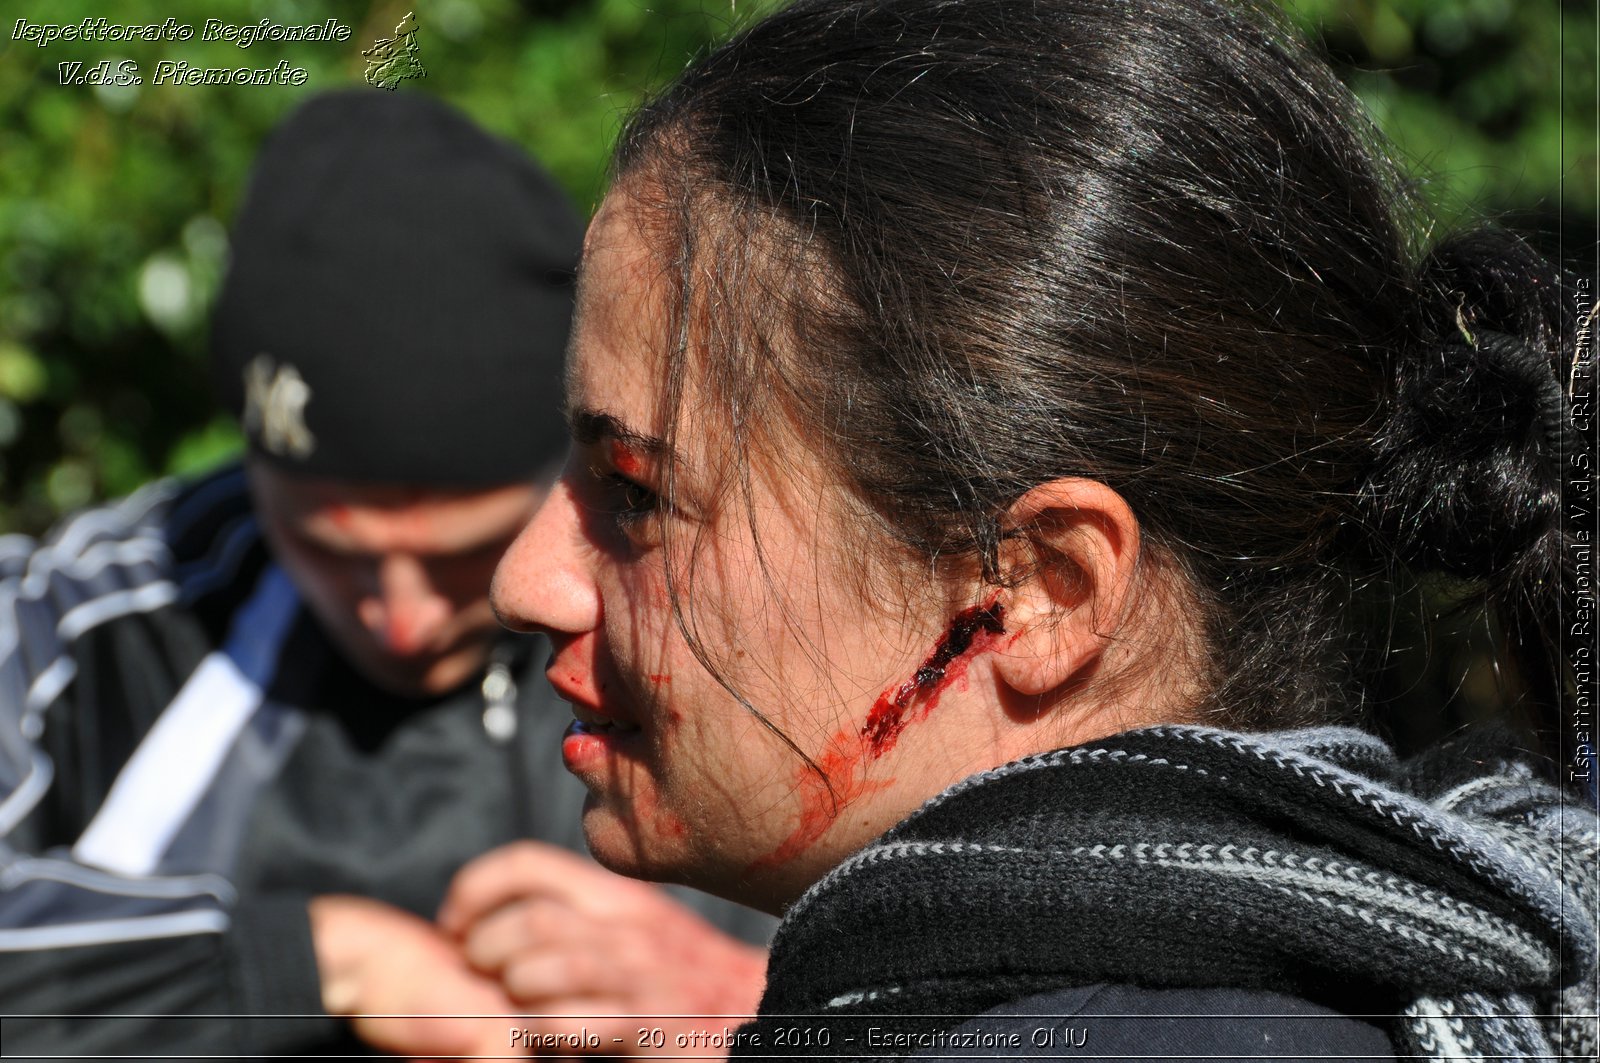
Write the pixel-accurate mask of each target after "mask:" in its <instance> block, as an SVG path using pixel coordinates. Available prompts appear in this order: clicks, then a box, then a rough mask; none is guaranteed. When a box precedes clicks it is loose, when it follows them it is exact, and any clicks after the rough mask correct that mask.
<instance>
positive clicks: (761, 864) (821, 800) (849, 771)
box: [750, 599, 1006, 871]
mask: <svg viewBox="0 0 1600 1063" xmlns="http://www.w3.org/2000/svg"><path fill="white" fill-rule="evenodd" d="M1005 630H1006V629H1005V606H1003V605H1001V604H1000V603H999V601H998V599H990V601H989V602H988V603H987V604H985V605H975V606H972V607H971V608H968V609H963V610H962V611H961V612H959V613H957V614H956V616H955V619H953V620H952V621H950V627H949V630H947V631H946V632H945V633H944V635H942V636H941V637H940V639H939V641H938V642H937V643H935V644H934V647H933V652H932V653H930V654H929V655H928V657H927V659H926V660H924V661H923V662H922V664H921V665H920V666H918V668H917V670H916V671H915V672H913V673H911V678H909V679H907V680H906V681H905V682H903V683H901V684H900V685H899V686H897V687H894V688H892V689H890V690H886V691H884V692H883V694H881V695H880V696H879V697H878V700H877V702H876V703H875V704H874V705H873V706H872V711H871V712H869V713H868V714H867V722H866V723H865V724H864V725H863V726H862V727H861V728H860V730H847V731H840V732H838V733H837V734H835V735H834V736H833V737H832V738H830V739H829V740H828V744H827V746H826V747H824V749H823V751H822V755H821V756H819V757H817V760H816V766H817V768H818V769H819V770H818V771H813V770H811V768H809V767H804V768H801V769H799V771H798V774H797V775H796V776H795V785H796V787H797V788H798V789H799V791H800V822H799V824H798V825H797V826H796V827H795V829H794V830H793V831H791V832H790V834H789V836H788V837H786V838H785V839H784V840H783V841H782V842H781V843H779V845H778V847H777V848H776V849H774V850H773V851H772V852H770V853H768V854H767V855H766V856H763V857H761V858H760V859H759V860H757V861H756V862H755V863H753V864H751V865H750V870H751V871H760V870H763V869H770V868H774V867H778V866H780V865H782V864H785V863H787V862H788V861H790V860H793V859H794V858H795V857H796V856H799V855H800V854H801V853H803V852H805V850H806V849H808V848H810V847H811V845H812V843H814V842H815V841H816V840H817V839H818V838H820V837H822V835H823V834H825V833H827V830H828V828H829V827H831V826H833V822H834V820H835V819H836V818H837V817H838V815H839V813H840V812H841V811H842V810H843V809H844V808H845V806H847V805H849V804H851V803H852V802H854V801H855V800H857V799H858V798H860V797H863V796H865V795H866V794H869V793H873V792H875V791H877V790H881V789H883V788H884V787H886V786H888V785H889V783H890V782H892V781H893V780H889V779H883V780H877V781H873V782H868V781H867V780H866V779H865V778H864V777H863V775H862V771H861V769H862V766H863V765H864V764H865V763H866V762H867V761H868V760H877V759H878V758H879V757H881V756H883V755H884V754H885V753H887V752H888V751H889V750H891V749H893V748H894V744H895V742H896V741H897V740H898V739H899V737H900V733H901V732H902V731H904V730H905V729H906V725H907V724H909V723H911V722H913V721H912V718H911V717H910V716H909V715H908V714H909V710H910V709H911V708H912V706H913V705H914V704H915V703H916V702H918V701H919V700H920V701H921V709H922V711H921V713H920V714H918V715H917V716H916V719H926V718H927V716H928V714H929V713H930V712H932V711H933V709H934V707H935V706H936V705H938V704H939V695H940V694H942V693H943V692H944V691H945V690H947V689H949V687H950V685H951V684H953V683H955V682H956V681H957V680H959V679H961V678H962V677H963V676H965V675H966V672H967V665H968V664H970V663H971V662H972V660H973V659H974V658H975V657H977V656H978V655H979V654H982V653H984V652H987V651H988V650H989V649H991V648H992V647H993V646H994V644H995V643H996V642H997V641H998V640H999V637H1000V636H1001V635H1003V634H1005Z"/></svg>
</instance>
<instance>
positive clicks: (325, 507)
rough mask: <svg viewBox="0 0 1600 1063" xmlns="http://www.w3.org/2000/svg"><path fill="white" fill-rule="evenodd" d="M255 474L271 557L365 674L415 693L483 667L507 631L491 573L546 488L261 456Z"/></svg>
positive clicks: (439, 689)
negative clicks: (464, 484)
mask: <svg viewBox="0 0 1600 1063" xmlns="http://www.w3.org/2000/svg"><path fill="white" fill-rule="evenodd" d="M249 474H250V493H251V495H252V497H253V498H254V501H255V509H256V513H257V514H258V516H259V518H260V520H261V526H262V531H263V533H264V534H265V535H266V537H267V542H268V544H269V546H270V547H271V549H272V553H273V555H274V556H275V557H276V558H277V560H278V562H279V563H280V564H281V565H283V567H284V569H285V570H286V571H287V572H288V573H289V575H290V577H291V578H293V580H294V582H295V585H296V586H297V587H298V588H299V590H300V594H301V595H302V597H304V599H305V601H306V603H307V604H308V605H309V606H310V607H311V609H312V611H313V612H314V613H315V614H316V616H317V619H318V620H320V621H321V622H322V625H323V627H324V628H326V629H327V632H328V634H329V635H330V636H332V638H333V639H334V641H335V642H336V643H337V644H338V646H339V648H340V649H341V650H343V652H344V655H345V657H346V659H348V660H349V662H350V663H351V664H352V665H353V666H354V667H355V668H356V669H357V670H358V671H359V672H361V673H362V674H363V675H365V676H366V677H367V678H368V679H370V680H371V681H372V682H373V683H376V684H377V685H378V686H380V687H383V688H384V689H386V690H389V691H392V692H394V693H396V694H400V695H403V696H407V697H428V696H432V695H437V694H443V693H446V692H448V691H450V690H453V689H455V688H456V687H458V686H460V685H461V684H462V683H465V682H467V681H468V680H470V679H472V678H473V677H475V676H476V675H477V674H478V672H479V671H480V670H481V669H482V668H483V666H484V664H485V662H486V661H487V659H488V655H489V648H490V646H491V645H492V644H493V641H494V638H495V635H496V632H497V630H498V627H497V625H496V623H495V619H494V614H493V613H492V612H490V609H489V580H490V577H491V576H492V575H493V574H494V569H495V565H496V563H497V562H498V561H499V560H500V555H501V554H502V553H504V552H505V549H506V547H507V546H509V545H510V544H511V541H512V540H513V539H514V538H516V535H517V533H518V532H519V531H520V530H521V529H522V526H523V525H524V524H526V523H527V521H528V518H529V516H531V515H532V513H533V511H534V510H535V509H537V508H538V505H539V502H540V501H541V500H542V499H543V497H544V490H543V489H542V488H540V487H538V486H536V485H534V484H531V483H516V484H507V485H505V486H503V487H493V488H488V489H470V490H459V491H454V490H438V489H433V488H420V487H412V486H406V485H399V484H394V485H390V484H383V485H374V484H366V483H351V482H347V481H342V480H326V479H318V478H312V477H301V476H291V475H288V474H285V473H283V472H281V471H279V470H277V469H276V468H274V467H272V466H270V465H268V464H266V463H265V462H259V461H255V462H251V463H250V465H249Z"/></svg>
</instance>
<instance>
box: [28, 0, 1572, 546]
mask: <svg viewBox="0 0 1600 1063" xmlns="http://www.w3.org/2000/svg"><path fill="white" fill-rule="evenodd" d="M1284 2H1285V3H1288V4H1292V13H1293V17H1294V19H1295V21H1296V23H1297V24H1298V25H1299V26H1301V27H1302V29H1303V30H1304V32H1305V33H1306V34H1307V36H1308V38H1309V39H1311V40H1312V41H1314V42H1316V44H1317V46H1318V47H1320V48H1321V49H1323V50H1324V51H1325V52H1326V53H1327V54H1328V55H1329V57H1330V58H1331V59H1332V60H1333V61H1334V63H1335V64H1336V66H1337V67H1338V68H1339V69H1340V70H1341V72H1342V73H1343V74H1344V76H1346V77H1347V78H1348V80H1349V81H1350V83H1351V84H1352V85H1353V86H1354V87H1355V88H1356V90H1357V91H1358V92H1359V93H1360V95H1361V96H1362V98H1363V99H1364V100H1365V101H1366V102H1367V104H1368V105H1369V106H1370V107H1371V109H1372V111H1373V113H1374V114H1375V115H1376V117H1377V118H1378V120H1379V121H1380V123H1381V124H1382V125H1383V127H1384V128H1385V129H1386V130H1387V131H1388V132H1389V134H1390V135H1391V136H1392V137H1393V138H1394V139H1395V140H1396V141H1397V143H1398V144H1399V145H1400V146H1401V148H1402V149H1403V151H1404V152H1405V153H1406V154H1407V155H1408V156H1410V157H1411V158H1412V159H1413V161H1414V162H1415V164H1416V172H1417V173H1418V175H1419V177H1421V178H1423V180H1424V182H1425V187H1426V190H1427V194H1428V196H1429V197H1430V199H1431V200H1432V201H1433V202H1434V203H1435V204H1436V205H1437V206H1438V208H1439V211H1440V213H1441V215H1442V216H1443V217H1444V218H1446V219H1452V218H1456V217H1459V216H1461V215H1463V214H1466V213H1468V212H1480V213H1481V212H1489V213H1492V214H1494V215H1497V216H1500V217H1501V218H1502V219H1504V220H1505V221H1507V222H1508V223H1510V224H1513V225H1515V226H1517V227H1519V228H1521V229H1522V230H1523V231H1525V232H1526V233H1528V234H1529V236H1530V237H1531V238H1533V239H1534V240H1535V241H1536V242H1538V243H1539V244H1540V245H1541V246H1543V247H1545V248H1546V249H1547V250H1549V251H1551V252H1553V253H1558V254H1561V255H1563V257H1565V258H1566V259H1567V260H1568V261H1569V262H1572V263H1574V264H1576V265H1578V266H1579V267H1580V268H1582V267H1585V266H1586V265H1587V263H1588V262H1589V258H1590V256H1592V253H1593V238H1594V232H1595V202H1594V188H1595V184H1596V171H1595V150H1594V149H1595V145H1594V104H1595V84H1594V74H1595V54H1594V41H1595V29H1596V16H1595V8H1594V6H1593V5H1592V4H1590V3H1581V4H1580V3H1569V4H1562V3H1559V2H1558V0H1523V2H1518V0H1284ZM773 6H775V0H401V2H390V0H341V2H334V0H254V2H236V3H223V2H221V0H203V2H202V0H163V2H159V3H158V2H155V0H142V2H137V3H121V4H115V5H113V4H110V3H107V2H105V0H59V2H48V0H19V2H14V3H11V4H9V5H7V10H6V21H5V23H4V24H3V26H0V459H3V460H0V531H9V530H20V531H27V532H38V531H40V530H42V529H44V528H45V527H47V526H48V525H49V524H51V523H53V522H54V521H55V520H56V519H57V518H58V517H59V515H60V514H61V513H62V512H64V511H66V510H70V509H73V508H76V507H79V506H82V505H85V504H87V503H89V502H91V501H93V500H95V499H98V498H101V497H106V496H115V495H120V494H123V493H126V492H128V491H130V490H132V489H133V488H134V487H136V486H138V485H139V484H140V483H142V482H144V481H146V480H148V479H150V478H151V477H154V476H158V475H162V474H167V473H174V472H177V473H182V472H188V471H193V470H196V469H199V468H201V467H204V466H206V465H208V464H211V463H214V462H216V461H218V460H220V459H221V458H222V457H224V456H226V455H227V454H229V453H232V452H233V451H234V450H235V449H236V448H237V446H238V434H237V432H236V430H235V429H234V428H233V427H232V426H231V424H229V423H228V421H227V420H226V419H223V418H219V417H218V416H217V415H216V414H215V412H214V410H213V408H212V405H211V402H210V399H209V384H208V380H207V374H206V366H205V320H206V311H207V307H208V305H209V302H210V300H211V298H212V296H213V295H214V294H215V292H216V290H217V286H218V282H219V280H220V278H221V275H222V271H223V269H224V267H225V263H226V257H227V228H226V226H227V222H228V220H229V218H230V217H231V215H232V212H233V209H234V206H235V203H236V202H237V199H238V196H239V194H240V192H241V191H242V189H243V186H244V182H245V178H246V175H247V173H248V169H249V165H250V161H251V158H252V157H253V155H254V152H255V150H256V147H257V144H258V143H259V142H260V140H261V138H262V137H263V136H264V135H265V134H266V132H267V131H268V130H269V129H270V128H271V127H272V126H273V125H274V124H275V123H276V122H277V121H278V119H279V118H281V117H282V116H283V115H284V114H285V113H286V112H287V111H288V110H289V109H290V108H292V107H293V106H294V104H295V103H296V102H297V101H298V100H299V99H301V98H302V97H304V96H305V95H307V94H310V93H313V92H316V91H320V90H325V89H329V88H334V87H338V86H341V85H347V84H358V83H360V80H361V77H362V73H363V70H364V68H365V66H366V62H365V60H364V59H363V57H362V54H361V53H362V50H363V49H366V48H369V47H371V46H372V45H373V43H374V42H376V41H378V40H380V39H382V38H386V37H392V36H393V35H394V31H395V27H396V26H397V25H398V24H399V23H400V21H401V19H402V18H404V16H405V15H406V14H407V12H408V11H412V10H415V12H416V18H417V22H418V23H419V25H420V32H419V35H418V37H417V41H418V55H417V58H418V60H419V61H420V63H421V64H422V66H423V68H424V69H425V70H426V76H425V77H423V78H420V79H416V80H407V81H405V82H404V83H403V84H402V85H401V87H400V89H399V91H403V92H427V93H432V94H436V95H438V96H441V97H443V98H445V99H448V100H450V101H451V102H453V103H455V104H456V105H458V106H460V107H462V108H463V109H464V110H466V111H467V112H469V113H470V114H472V115H474V116H475V117H476V118H477V119H478V120H479V121H480V122H481V123H482V124H483V125H484V126H486V127H487V128H489V129H491V130H493V131H495V132H497V133H500V134H502V135H504V136H507V137H510V138H512V139H514V140H516V141H518V142H520V143H522V144H524V145H526V146H527V147H528V148H529V149H531V150H532V151H533V152H534V153H535V154H536V155H537V156H538V157H539V158H540V159H542V160H543V161H544V162H545V164H546V165H547V166H548V167H549V168H550V169H551V170H552V171H553V172H554V173H555V174H556V176H557V177H558V178H559V179H560V180H561V181H562V183H563V184H564V185H565V186H566V188H567V189H568V190H569V191H570V192H571V193H572V195H573V196H574V198H575V200H576V201H577V202H578V203H579V204H580V206H584V207H592V206H593V205H594V203H595V202H596V201H597V198H598V195H599V192H600V187H601V182H602V177H603V165H604V159H605V157H606V154H607V151H608V149H609V145H610V143H611V140H612V138H613V137H614V135H615V133H616V130H617V128H618V125H619V122H620V118H621V116H622V115H623V114H624V113H626V111H627V110H628V109H629V108H630V107H631V106H632V105H633V104H634V103H635V102H636V101H637V100H638V99H639V98H640V97H641V95H642V94H643V93H645V92H646V91H648V90H649V89H651V88H652V87H655V86H657V85H659V84H660V83H662V82H663V81H665V80H666V79H668V78H670V77H671V75H672V74H673V73H674V72H675V71H676V70H678V69H679V68H680V67H681V66H682V65H683V63H684V61H685V60H686V59H687V58H688V57H689V56H690V55H692V54H693V53H695V52H696V51H698V50H700V49H702V48H704V47H705V46H706V45H707V44H708V43H709V42H711V41H714V40H715V39H717V38H719V37H721V36H722V35H724V34H725V33H727V32H728V30H729V28H730V27H731V26H733V25H736V24H738V23H740V22H742V21H744V20H746V19H748V18H751V17H756V16H759V15H760V14H761V13H762V12H763V11H765V10H769V9H770V8H772V7H773ZM86 17H105V18H107V19H109V20H111V21H112V22H116V23H124V24H145V23H152V22H154V23H159V22H162V21H163V20H165V19H167V18H172V19H174V20H175V21H176V22H177V23H179V24H183V25H190V26H193V27H195V31H196V33H195V37H194V38H193V39H191V40H188V41H184V42H175V41H163V42H159V43H145V42H95V43H84V42H66V41H57V42H54V43H52V44H50V45H49V46H48V47H45V48H41V47H38V46H37V44H35V43H32V42H28V41H24V40H14V39H11V38H12V35H13V34H14V33H15V30H16V20H18V19H27V20H29V21H30V22H34V23H58V24H67V23H77V22H80V21H81V20H82V19H84V18H86ZM212 18H218V19H223V20H225V21H226V22H229V23H234V24H239V23H252V22H259V21H260V20H261V19H269V20H271V21H273V22H276V23H281V24H288V25H299V24H306V23H313V22H321V21H323V20H324V19H327V18H336V19H338V20H340V22H342V23H344V24H345V25H348V26H350V27H351V29H352V31H353V32H352V34H351V36H350V38H349V39H348V40H347V41H344V42H296V43H275V42H272V41H258V42H256V43H254V44H252V45H251V46H250V47H249V48H247V49H246V48H240V47H239V46H238V45H237V44H235V43H229V42H227V41H212V42H205V41H202V40H201V39H200V37H201V31H202V29H203V26H204V24H205V22H206V20H207V19H212ZM105 59H110V60H112V64H111V65H112V67H113V68H114V67H115V66H116V64H117V63H118V62H119V61H121V60H124V59H129V60H133V61H135V62H137V63H138V65H139V68H140V73H141V74H142V75H143V77H144V79H145V81H144V84H142V85H138V86H131V85H128V86H118V85H98V86H96V85H76V84H66V85H64V84H61V83H60V73H59V68H58V65H57V64H59V63H64V62H74V61H81V62H83V63H84V64H85V65H86V66H87V67H92V66H93V65H94V64H97V63H99V62H101V61H102V60H105ZM164 59H171V60H182V61H186V62H188V63H190V64H193V65H194V66H199V67H211V66H220V67H229V68H233V67H238V66H241V65H243V66H249V67H271V66H273V65H274V64H276V63H277V62H278V61H279V60H280V59H282V60H287V61H288V63H289V64H291V65H292V66H295V67H303V68H304V69H305V70H306V72H307V77H306V81H305V84H304V85H303V86H298V87H293V86H252V85H211V86H203V85H170V84H169V85H154V84H152V80H153V79H152V75H153V73H154V68H155V65H156V63H157V62H159V61H161V60H164Z"/></svg>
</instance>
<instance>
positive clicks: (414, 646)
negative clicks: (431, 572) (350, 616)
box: [360, 554, 451, 656]
mask: <svg viewBox="0 0 1600 1063" xmlns="http://www.w3.org/2000/svg"><path fill="white" fill-rule="evenodd" d="M450 612H451V610H450V602H449V601H448V600H447V599H446V598H445V597H444V596H443V595H441V594H440V593H439V592H438V591H437V590H436V589H435V588H434V586H433V583H432V581H431V580H430V579H429V578H428V569H427V566H426V565H424V564H423V563H422V561H421V560H419V559H418V558H416V557H413V556H411V555H409V554H385V555H384V556H383V557H381V558H380V559H379V560H378V565H377V571H376V574H375V578H374V585H373V588H372V592H371V593H370V594H368V595H367V597H366V598H365V599H363V600H362V602H361V605H360V614H361V622H362V624H364V625H365V626H366V628H367V630H368V631H370V632H372V633H373V635H375V636H377V638H378V640H379V641H380V642H381V643H382V644H383V647H384V649H386V650H388V651H389V652H390V653H393V654H397V655H400V656H407V655H410V654H413V653H417V652H419V651H421V650H424V649H427V648H428V647H429V646H430V645H432V643H433V642H434V640H435V639H436V638H437V637H438V635H439V634H440V632H441V631H442V630H443V629H444V626H445V625H446V624H447V623H448V622H449V620H450Z"/></svg>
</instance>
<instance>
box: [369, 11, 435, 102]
mask: <svg viewBox="0 0 1600 1063" xmlns="http://www.w3.org/2000/svg"><path fill="white" fill-rule="evenodd" d="M361 54H362V55H364V56H366V57H367V71H366V79H367V84H368V85H376V86H377V87H378V88H380V89H390V90H393V89H394V88H395V86H397V85H399V84H400V82H402V81H404V80H405V79H406V78H421V77H427V76H428V72H427V71H426V70H424V69H422V60H420V59H418V58H417V16H416V13H415V12H413V11H408V12H406V17H405V18H403V19H401V20H400V25H398V26H396V27H395V28H394V36H393V37H385V38H383V39H382V40H380V41H378V42H377V43H376V44H374V45H373V46H372V47H371V48H367V49H365V50H363V51H362V53H361Z"/></svg>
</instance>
